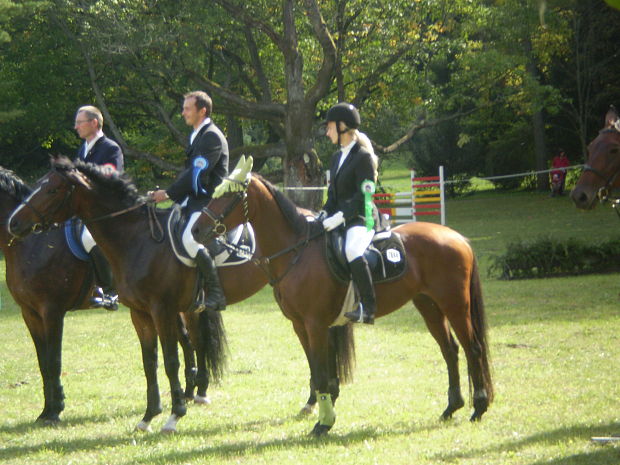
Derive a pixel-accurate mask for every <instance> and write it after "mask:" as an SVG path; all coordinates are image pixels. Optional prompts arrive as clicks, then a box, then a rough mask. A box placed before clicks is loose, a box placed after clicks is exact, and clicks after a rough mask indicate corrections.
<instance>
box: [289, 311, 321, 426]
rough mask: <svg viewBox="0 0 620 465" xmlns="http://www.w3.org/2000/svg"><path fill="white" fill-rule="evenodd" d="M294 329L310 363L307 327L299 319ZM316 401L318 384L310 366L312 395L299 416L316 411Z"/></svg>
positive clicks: (294, 324) (294, 322) (295, 322)
mask: <svg viewBox="0 0 620 465" xmlns="http://www.w3.org/2000/svg"><path fill="white" fill-rule="evenodd" d="M293 329H294V330H295V334H297V338H298V339H299V342H300V343H301V347H302V348H303V349H304V353H305V354H306V360H308V365H310V352H309V343H308V334H307V333H306V328H305V326H304V324H303V322H302V321H297V320H296V321H293ZM316 402H317V399H316V386H315V385H314V381H313V380H312V367H310V395H309V396H308V400H307V401H306V405H304V406H303V407H302V408H301V410H300V411H299V413H298V414H297V416H298V417H299V418H303V417H306V416H308V415H310V414H311V413H312V412H313V411H314V406H315V405H316Z"/></svg>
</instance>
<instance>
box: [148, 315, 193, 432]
mask: <svg viewBox="0 0 620 465" xmlns="http://www.w3.org/2000/svg"><path fill="white" fill-rule="evenodd" d="M155 322H156V323H155V325H156V328H157V334H158V335H159V340H160V341H161V349H162V353H163V356H164V368H165V370H166V376H168V381H169V383H170V397H171V398H172V408H171V412H170V416H169V417H168V420H167V421H166V424H165V425H164V426H163V427H162V429H161V432H162V433H174V432H176V425H177V423H178V421H179V420H180V419H181V417H183V416H184V415H185V414H186V413H187V406H186V404H185V398H184V397H183V388H182V387H181V381H180V380H179V368H180V365H181V364H180V363H179V351H178V345H177V334H176V328H175V327H174V316H173V317H172V318H162V317H160V318H157V319H156V320H155Z"/></svg>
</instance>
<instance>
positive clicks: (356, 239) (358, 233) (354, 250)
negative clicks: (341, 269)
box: [344, 226, 375, 263]
mask: <svg viewBox="0 0 620 465" xmlns="http://www.w3.org/2000/svg"><path fill="white" fill-rule="evenodd" d="M374 235H375V231H374V229H371V230H370V231H368V229H366V226H352V227H350V228H349V229H348V230H347V237H346V243H345V246H344V253H345V255H346V256H347V261H348V262H349V263H351V262H352V261H353V260H355V259H356V258H359V257H361V256H362V255H364V252H365V251H366V249H367V248H368V246H369V245H370V242H371V241H372V238H373V236H374Z"/></svg>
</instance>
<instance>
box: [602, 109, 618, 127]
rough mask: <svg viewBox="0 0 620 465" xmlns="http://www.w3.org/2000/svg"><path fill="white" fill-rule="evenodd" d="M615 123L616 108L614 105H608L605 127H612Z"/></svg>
mask: <svg viewBox="0 0 620 465" xmlns="http://www.w3.org/2000/svg"><path fill="white" fill-rule="evenodd" d="M617 123H618V111H617V110H616V107H614V106H613V105H610V106H609V110H607V114H606V115H605V129H610V128H614V127H616V124H617Z"/></svg>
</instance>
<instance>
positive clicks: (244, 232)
mask: <svg viewBox="0 0 620 465" xmlns="http://www.w3.org/2000/svg"><path fill="white" fill-rule="evenodd" d="M186 223H187V219H186V218H185V217H184V215H183V214H182V210H181V207H180V206H179V205H174V206H173V207H172V208H171V210H170V214H169V216H168V237H169V238H170V245H171V246H172V250H173V251H174V254H175V256H176V257H177V259H179V261H180V262H181V263H183V264H184V265H186V266H189V267H192V268H195V267H196V263H195V262H194V260H193V259H192V258H190V256H189V255H188V254H187V252H186V250H185V247H184V246H183V230H184V229H185V225H186ZM205 246H206V247H207V249H208V250H209V254H210V255H211V256H212V257H213V260H214V261H215V265H216V266H217V267H224V266H234V265H241V264H243V263H246V262H248V261H249V260H250V259H251V258H252V255H254V252H255V251H256V240H255V238H254V230H253V229H252V225H250V224H249V223H248V224H245V225H243V224H242V225H239V226H237V227H236V228H235V229H233V230H232V231H229V232H228V233H227V234H226V239H222V238H221V237H217V238H215V239H214V240H213V241H211V242H210V243H209V244H205Z"/></svg>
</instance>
